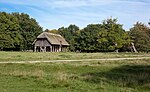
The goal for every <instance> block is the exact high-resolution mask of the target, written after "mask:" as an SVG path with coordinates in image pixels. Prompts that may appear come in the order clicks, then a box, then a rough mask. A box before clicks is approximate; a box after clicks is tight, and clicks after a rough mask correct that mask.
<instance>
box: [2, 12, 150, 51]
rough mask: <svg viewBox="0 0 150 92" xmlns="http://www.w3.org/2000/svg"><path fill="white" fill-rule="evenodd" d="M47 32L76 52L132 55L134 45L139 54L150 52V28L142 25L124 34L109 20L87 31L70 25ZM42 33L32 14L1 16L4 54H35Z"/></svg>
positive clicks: (6, 14) (88, 26)
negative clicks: (27, 51) (33, 50)
mask: <svg viewBox="0 0 150 92" xmlns="http://www.w3.org/2000/svg"><path fill="white" fill-rule="evenodd" d="M45 31H47V32H52V33H57V34H60V35H62V36H63V37H64V38H65V39H66V40H67V42H68V43H69V44H70V46H69V49H70V51H74V52H76V51H81V52H110V51H111V52H112V51H131V46H132V45H133V44H131V43H134V45H135V47H136V49H137V50H138V51H144V52H145V51H146V52H148V51H150V27H149V26H148V25H145V24H144V23H141V22H137V23H136V24H135V25H134V26H133V27H132V28H131V29H130V30H124V29H123V25H121V24H119V23H118V22H117V19H112V18H108V19H106V20H104V21H103V22H102V23H100V24H89V25H87V27H85V28H83V29H80V28H79V27H78V26H76V25H70V26H68V27H61V28H59V29H58V30H48V29H46V30H45ZM41 32H43V29H42V27H40V25H39V24H38V23H37V21H36V20H35V19H33V18H31V17H30V16H29V15H28V14H24V13H6V12H0V50H5V51H11V50H13V51H22V50H32V49H33V46H32V43H33V41H34V40H35V39H36V37H37V36H38V35H39V34H40V33H41Z"/></svg>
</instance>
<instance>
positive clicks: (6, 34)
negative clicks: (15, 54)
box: [0, 12, 42, 51]
mask: <svg viewBox="0 0 150 92" xmlns="http://www.w3.org/2000/svg"><path fill="white" fill-rule="evenodd" d="M41 32H42V27H40V26H39V24H38V23H37V22H36V20H35V19H33V18H31V17H30V16H29V15H28V14H24V13H21V14H20V13H11V14H10V13H6V12H0V50H5V51H11V50H13V51H21V50H31V49H32V43H33V41H34V40H35V38H36V37H37V35H39V33H41Z"/></svg>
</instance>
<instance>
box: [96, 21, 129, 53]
mask: <svg viewBox="0 0 150 92" xmlns="http://www.w3.org/2000/svg"><path fill="white" fill-rule="evenodd" d="M97 40H98V42H99V44H100V48H101V51H114V50H115V49H120V48H122V47H123V46H124V45H125V44H129V43H130V39H129V36H128V35H127V33H126V32H125V30H124V29H123V28H122V25H120V24H118V23H117V19H112V18H110V19H107V20H104V21H103V23H102V26H101V31H100V32H99V38H98V39H97Z"/></svg>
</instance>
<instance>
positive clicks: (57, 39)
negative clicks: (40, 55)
mask: <svg viewBox="0 0 150 92" xmlns="http://www.w3.org/2000/svg"><path fill="white" fill-rule="evenodd" d="M33 45H34V52H66V51H67V47H68V46H69V44H68V42H67V41H66V40H65V39H64V38H63V37H62V36H61V35H59V34H53V33H48V32H43V33H41V34H40V35H39V36H38V37H37V38H36V40H35V41H34V42H33Z"/></svg>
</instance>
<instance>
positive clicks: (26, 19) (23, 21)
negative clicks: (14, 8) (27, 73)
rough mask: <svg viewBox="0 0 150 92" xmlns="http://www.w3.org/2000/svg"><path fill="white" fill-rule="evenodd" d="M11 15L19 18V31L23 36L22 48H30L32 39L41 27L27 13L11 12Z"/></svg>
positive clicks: (40, 30)
mask: <svg viewBox="0 0 150 92" xmlns="http://www.w3.org/2000/svg"><path fill="white" fill-rule="evenodd" d="M12 15H13V16H14V17H16V18H17V19H18V20H19V26H20V31H19V33H20V34H21V35H22V37H23V49H24V50H31V49H32V43H33V41H34V40H35V38H36V37H37V36H38V35H39V34H40V33H41V32H42V27H40V25H39V24H38V22H36V20H35V19H33V18H30V16H29V15H28V14H24V13H21V14H19V13H12Z"/></svg>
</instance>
